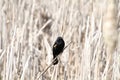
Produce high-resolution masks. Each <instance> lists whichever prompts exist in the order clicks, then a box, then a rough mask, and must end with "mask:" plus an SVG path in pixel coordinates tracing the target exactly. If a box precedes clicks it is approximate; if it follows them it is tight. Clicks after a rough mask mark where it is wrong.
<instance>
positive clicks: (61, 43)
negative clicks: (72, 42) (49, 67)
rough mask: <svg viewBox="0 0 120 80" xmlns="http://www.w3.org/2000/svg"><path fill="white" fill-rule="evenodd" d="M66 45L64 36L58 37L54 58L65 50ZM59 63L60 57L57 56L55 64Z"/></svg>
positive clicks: (54, 48)
mask: <svg viewBox="0 0 120 80" xmlns="http://www.w3.org/2000/svg"><path fill="white" fill-rule="evenodd" d="M64 46H65V42H64V40H63V38H62V37H58V38H57V40H56V41H55V43H54V45H53V59H55V58H56V56H58V55H59V54H60V53H62V52H63V50H64ZM57 63H58V59H57V58H56V59H55V60H54V61H53V65H56V64H57Z"/></svg>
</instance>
